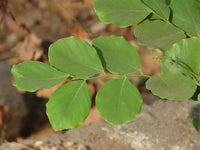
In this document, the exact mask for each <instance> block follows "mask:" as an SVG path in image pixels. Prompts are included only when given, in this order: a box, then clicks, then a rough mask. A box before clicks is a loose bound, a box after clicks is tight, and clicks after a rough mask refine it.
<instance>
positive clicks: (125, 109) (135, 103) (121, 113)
mask: <svg viewBox="0 0 200 150" xmlns="http://www.w3.org/2000/svg"><path fill="white" fill-rule="evenodd" d="M141 106H142V98H141V96H140V93H139V91H138V90H137V88H136V87H134V86H133V85H132V84H131V83H130V82H129V81H128V79H127V78H126V77H125V78H120V79H112V80H110V81H108V82H106V83H105V84H104V86H103V87H102V88H101V89H100V90H99V92H98V93H97V96H96V107H97V110H98V112H99V113H100V115H101V116H102V117H103V118H104V119H105V120H106V121H108V122H109V123H111V124H113V125H118V124H122V123H125V122H128V121H130V120H132V119H134V118H135V117H136V115H137V114H138V113H139V112H140V110H141Z"/></svg>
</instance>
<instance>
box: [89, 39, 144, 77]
mask: <svg viewBox="0 0 200 150" xmlns="http://www.w3.org/2000/svg"><path fill="white" fill-rule="evenodd" d="M92 43H93V45H94V47H95V48H96V49H97V51H100V52H99V53H101V56H100V58H101V59H103V64H104V67H105V68H106V69H107V70H108V71H110V72H112V73H121V74H128V73H132V72H139V71H141V67H140V57H139V54H138V52H137V49H136V48H135V47H133V46H132V45H130V44H129V43H128V42H127V41H126V40H125V39H124V38H123V37H116V36H108V37H99V38H97V39H94V40H93V41H92Z"/></svg>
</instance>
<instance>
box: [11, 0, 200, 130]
mask: <svg viewBox="0 0 200 150" xmlns="http://www.w3.org/2000/svg"><path fill="white" fill-rule="evenodd" d="M93 2H94V8H95V11H96V14H97V15H98V17H99V18H100V20H101V21H103V22H105V23H114V24H116V25H117V26H118V27H127V26H131V25H137V26H136V29H135V36H136V37H137V39H138V41H139V42H140V43H141V44H144V45H147V46H149V47H151V48H158V49H160V50H162V51H163V52H164V53H165V56H164V57H163V59H162V62H161V70H162V73H161V74H159V75H155V76H152V77H151V76H149V75H145V74H143V72H142V70H141V67H140V58H139V55H138V52H137V50H136V48H135V47H133V46H131V45H130V44H129V43H128V42H127V41H126V40H125V39H124V38H123V37H116V36H108V37H98V38H96V39H93V40H92V45H89V44H88V43H87V42H86V41H84V40H82V39H78V38H75V37H68V38H64V39H60V40H58V41H57V42H55V43H54V44H52V45H51V46H50V48H49V62H50V65H47V64H44V63H41V62H36V61H25V62H23V63H20V64H18V65H14V66H13V68H12V74H13V75H14V78H15V82H14V84H13V85H14V86H16V87H18V88H19V89H21V90H26V91H31V92H34V91H36V90H38V89H40V88H50V87H53V86H55V85H57V84H58V83H60V82H62V81H64V80H65V79H67V78H68V79H71V80H72V82H69V83H67V84H64V85H62V86H61V87H59V88H58V89H57V90H56V91H55V92H54V93H53V94H52V95H51V97H50V99H49V102H48V103H47V105H46V106H47V115H48V117H49V120H50V122H51V124H52V126H53V128H54V129H55V130H62V129H68V128H74V127H78V126H80V125H81V124H82V123H83V122H84V120H85V118H86V117H87V116H88V114H89V112H90V106H91V100H90V94H89V90H88V87H87V84H86V81H87V80H90V79H96V78H101V77H107V76H110V77H116V78H114V79H111V80H110V81H108V82H106V83H105V84H104V85H103V87H102V88H101V89H100V90H99V91H98V93H97V95H96V107H97V110H98V112H99V113H100V115H101V116H102V117H104V119H105V120H106V121H108V122H109V123H111V124H113V125H117V124H122V123H125V122H128V121H130V120H132V119H134V118H135V117H136V116H137V114H138V113H139V112H140V110H141V107H142V98H141V96H140V93H139V91H138V90H137V88H136V87H135V86H134V85H133V84H131V83H130V81H129V77H140V76H141V77H147V78H149V79H148V81H147V82H146V87H147V88H148V89H149V90H151V91H152V93H153V94H155V95H157V96H159V97H161V98H163V99H169V100H179V101H182V100H188V99H190V98H191V97H193V98H195V100H199V101H200V90H197V86H200V80H199V78H198V75H199V72H200V61H199V59H200V1H199V0H190V1H188V0H171V1H170V0H152V1H150V0H123V1H122V0H112V1H108V0H93ZM131 34H132V33H131ZM105 70H106V71H105ZM194 93H195V95H196V96H193V95H194ZM199 118H200V116H198V117H197V118H196V119H195V120H194V126H195V128H196V129H197V130H198V131H199V132H200V119H199Z"/></svg>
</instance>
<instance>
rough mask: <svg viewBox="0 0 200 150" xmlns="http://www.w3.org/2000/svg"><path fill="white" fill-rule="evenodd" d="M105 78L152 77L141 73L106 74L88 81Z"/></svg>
mask: <svg viewBox="0 0 200 150" xmlns="http://www.w3.org/2000/svg"><path fill="white" fill-rule="evenodd" d="M104 77H117V78H120V77H127V78H130V77H145V78H150V77H151V76H149V75H146V74H143V73H141V74H139V75H121V74H106V73H105V72H104V74H103V75H99V76H95V77H90V78H88V79H86V80H92V79H98V78H104ZM75 80H80V79H78V78H76V79H75Z"/></svg>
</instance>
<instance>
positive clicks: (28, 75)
mask: <svg viewBox="0 0 200 150" xmlns="http://www.w3.org/2000/svg"><path fill="white" fill-rule="evenodd" d="M11 72H12V74H13V76H14V78H15V82H14V83H13V85H14V86H16V87H17V88H19V89H20V90H26V91H30V92H34V91H36V90H38V89H40V88H45V89H46V88H50V87H53V86H55V85H57V84H59V83H60V82H62V81H63V80H65V79H66V78H67V77H68V76H69V75H68V74H66V73H63V72H60V71H57V70H56V69H55V68H53V67H51V66H49V65H47V64H44V63H41V62H38V61H24V62H23V63H20V64H18V65H13V67H12V70H11Z"/></svg>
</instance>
